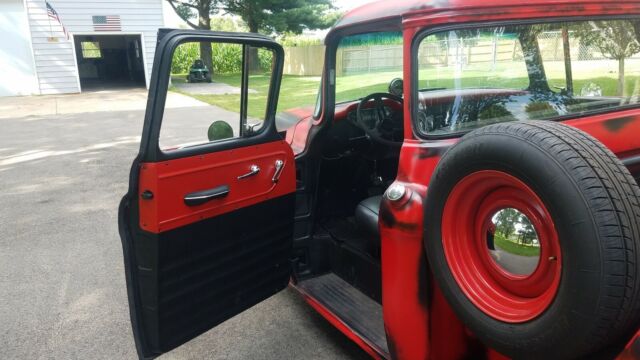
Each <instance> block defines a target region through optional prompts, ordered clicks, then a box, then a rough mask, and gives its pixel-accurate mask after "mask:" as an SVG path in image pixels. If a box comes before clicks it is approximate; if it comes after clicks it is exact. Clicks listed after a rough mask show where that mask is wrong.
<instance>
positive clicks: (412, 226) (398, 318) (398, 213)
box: [380, 183, 430, 359]
mask: <svg viewBox="0 0 640 360" xmlns="http://www.w3.org/2000/svg"><path fill="white" fill-rule="evenodd" d="M404 185H405V186H407V191H409V192H410V193H409V194H408V195H407V196H408V198H409V199H408V202H407V203H406V204H405V205H404V206H403V207H401V208H396V207H394V206H393V205H392V204H391V203H390V202H389V201H388V200H386V199H384V200H383V201H382V204H381V209H380V214H381V216H380V217H381V219H382V220H381V221H380V235H381V239H382V243H381V254H382V304H383V308H382V310H383V316H384V323H385V328H386V329H387V332H388V334H389V337H390V339H389V341H390V342H391V341H392V342H393V344H394V345H393V348H394V350H395V353H394V354H392V355H395V356H396V358H397V359H425V358H427V357H428V355H429V348H430V347H429V343H430V339H429V308H428V298H427V296H428V295H429V289H428V288H427V284H428V276H429V275H428V271H427V269H426V264H427V263H426V257H425V254H424V249H423V246H422V218H421V217H420V216H421V209H422V198H423V197H424V196H425V194H426V191H425V190H426V189H425V188H424V187H421V186H419V185H417V184H407V183H405V184H404ZM385 212H386V213H387V214H389V215H388V217H390V219H388V221H385V220H384V219H386V218H387V216H385V215H383V213H385ZM391 221H392V222H391ZM421 276H422V278H423V279H424V281H420V277H421ZM420 294H424V297H423V298H422V299H420ZM420 300H422V301H420Z"/></svg>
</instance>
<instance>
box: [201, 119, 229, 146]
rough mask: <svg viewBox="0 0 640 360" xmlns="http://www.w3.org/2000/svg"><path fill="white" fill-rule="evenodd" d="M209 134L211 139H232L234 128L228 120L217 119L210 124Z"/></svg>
mask: <svg viewBox="0 0 640 360" xmlns="http://www.w3.org/2000/svg"><path fill="white" fill-rule="evenodd" d="M207 136H208V137H209V141H215V140H223V139H230V138H232V137H233V128H232V127H231V125H229V123H227V122H226V121H222V120H217V121H214V122H213V123H211V125H209V130H208V131H207Z"/></svg>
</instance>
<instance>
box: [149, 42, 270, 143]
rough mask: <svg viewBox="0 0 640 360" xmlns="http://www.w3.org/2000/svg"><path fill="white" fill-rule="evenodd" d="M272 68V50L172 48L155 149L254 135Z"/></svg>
mask: <svg viewBox="0 0 640 360" xmlns="http://www.w3.org/2000/svg"><path fill="white" fill-rule="evenodd" d="M273 66H274V56H273V51H272V50H271V49H268V48H259V47H254V46H250V45H243V44H229V43H210V42H185V43H182V44H180V45H178V47H177V48H176V49H175V50H174V53H173V57H172V62H171V77H170V83H169V92H168V94H167V99H166V102H165V111H164V116H163V120H162V127H161V129H160V141H159V145H160V149H162V150H163V151H172V150H176V149H182V148H186V147H193V146H198V145H202V144H206V143H210V142H215V141H225V140H228V139H233V138H238V137H251V136H254V135H256V134H258V133H259V132H260V130H261V128H262V125H263V123H264V120H265V115H266V111H267V103H268V99H269V90H270V84H271V82H272V81H271V80H272V76H273V71H274V67H273ZM245 83H246V84H247V85H248V86H243V84H245ZM241 89H245V90H244V91H243V90H241Z"/></svg>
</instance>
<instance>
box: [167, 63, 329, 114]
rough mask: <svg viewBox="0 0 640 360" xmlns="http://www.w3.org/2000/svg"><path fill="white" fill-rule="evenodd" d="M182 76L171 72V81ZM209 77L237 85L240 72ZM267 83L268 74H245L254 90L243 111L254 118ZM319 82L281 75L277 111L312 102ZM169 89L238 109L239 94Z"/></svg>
mask: <svg viewBox="0 0 640 360" xmlns="http://www.w3.org/2000/svg"><path fill="white" fill-rule="evenodd" d="M184 79H185V75H173V76H172V82H174V83H181V82H182V83H183V82H185V80H184ZM213 81H215V82H220V83H225V84H228V85H231V86H235V87H240V81H241V79H240V75H238V74H231V75H229V74H218V75H214V76H213ZM270 83H271V77H270V76H269V75H250V76H249V89H252V90H255V91H256V93H250V94H249V103H248V105H247V113H248V115H249V117H251V118H254V119H263V118H264V113H265V110H266V104H267V99H268V96H269V86H270ZM319 85H320V77H319V76H292V75H284V76H283V78H282V84H281V85H280V97H279V100H278V111H282V110H287V109H293V108H297V107H301V106H313V105H315V102H316V96H317V94H318V86H319ZM171 90H172V91H176V92H180V93H183V94H185V95H188V96H191V97H194V98H196V99H198V100H200V101H203V102H206V103H208V104H211V105H216V106H219V107H221V108H223V109H226V110H229V111H235V112H239V109H240V95H239V94H229V95H194V94H186V93H184V92H183V91H180V90H178V89H176V88H175V87H173V88H172V89H171Z"/></svg>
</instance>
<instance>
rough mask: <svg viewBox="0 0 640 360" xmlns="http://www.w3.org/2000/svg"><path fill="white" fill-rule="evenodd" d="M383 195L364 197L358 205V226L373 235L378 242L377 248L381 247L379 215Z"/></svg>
mask: <svg viewBox="0 0 640 360" xmlns="http://www.w3.org/2000/svg"><path fill="white" fill-rule="evenodd" d="M381 201H382V195H378V196H372V197H370V198H367V199H364V200H362V201H361V202H360V204H358V207H356V223H357V224H358V227H359V228H360V229H361V230H363V231H364V232H366V233H367V235H369V236H373V237H374V238H375V239H374V241H375V242H376V246H375V248H379V247H380V230H379V229H378V215H379V214H380V202H381Z"/></svg>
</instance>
